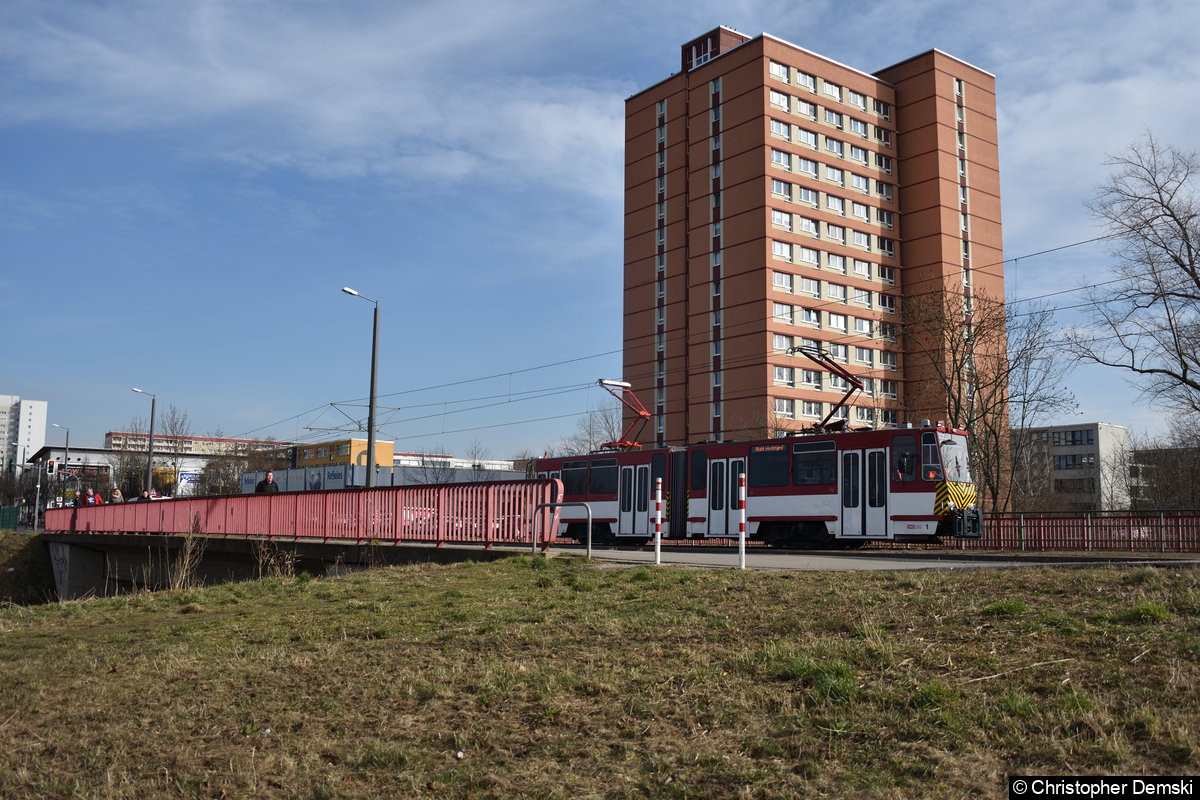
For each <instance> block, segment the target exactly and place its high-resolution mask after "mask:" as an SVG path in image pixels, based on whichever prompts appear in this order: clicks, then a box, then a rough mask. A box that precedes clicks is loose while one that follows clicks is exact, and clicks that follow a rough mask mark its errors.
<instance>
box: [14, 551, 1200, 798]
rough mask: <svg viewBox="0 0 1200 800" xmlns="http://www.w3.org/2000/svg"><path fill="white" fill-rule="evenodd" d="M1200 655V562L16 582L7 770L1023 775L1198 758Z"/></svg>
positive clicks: (333, 792)
mask: <svg viewBox="0 0 1200 800" xmlns="http://www.w3.org/2000/svg"><path fill="white" fill-rule="evenodd" d="M1198 678H1200V572H1197V571H1194V570H1184V571H1179V570H1174V571H1169V570H1150V569H1141V570H1115V569H1114V570H1086V571H1081V570H1021V571H1003V572H985V571H972V572H968V573H877V574H862V573H797V574H786V575H785V574H763V573H738V572H734V571H720V572H703V571H693V570H682V569H672V568H667V569H654V568H646V567H638V568H631V569H597V568H594V567H592V566H590V565H588V564H586V563H583V562H582V561H580V560H578V559H558V560H555V561H551V562H546V561H543V560H541V559H532V558H528V557H524V558H515V559H511V560H508V561H502V562H494V563H491V564H480V563H467V564H456V565H447V566H429V565H422V566H414V567H402V568H388V569H379V570H374V571H371V572H369V573H359V574H355V575H351V576H346V577H341V578H336V579H325V580H310V579H308V578H307V576H304V575H301V576H300V577H298V578H264V579H262V580H259V581H256V582H253V583H244V584H228V585H224V586H217V587H211V588H207V589H203V590H193V591H182V592H164V593H159V594H153V595H152V594H139V595H134V596H130V597H126V598H117V599H106V600H92V601H88V602H77V603H62V604H54V605H48V606H42V607H36V608H34V609H18V608H11V609H8V610H0V796H3V797H5V798H25V797H29V798H32V797H38V798H41V797H98V798H110V797H111V798H127V797H146V798H150V797H249V796H252V795H253V796H277V797H304V798H349V797H381V796H394V797H440V798H444V797H464V798H465V797H472V798H473V797H550V798H555V797H561V798H587V797H625V796H648V797H721V798H724V797H743V798H757V797H763V798H766V797H771V798H775V797H797V798H799V797H814V796H830V797H842V796H851V795H853V796H858V797H866V798H872V797H878V798H909V797H914V796H923V797H964V796H985V797H987V796H990V797H1003V796H1005V787H1006V783H1005V780H1004V775H1005V773H1006V772H1014V773H1047V772H1051V773H1055V772H1057V773H1074V774H1096V773H1114V774H1167V773H1179V774H1189V773H1190V774H1194V773H1195V772H1196V771H1197V766H1198V763H1197V762H1198V760H1200V753H1198V748H1200V735H1198V731H1197V725H1198V722H1200V719H1198V713H1197V709H1198V708H1200V702H1198V701H1200V697H1198V696H1197V692H1198ZM460 753H461V757H459V754H460Z"/></svg>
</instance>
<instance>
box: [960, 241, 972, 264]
mask: <svg viewBox="0 0 1200 800" xmlns="http://www.w3.org/2000/svg"><path fill="white" fill-rule="evenodd" d="M962 257H963V261H964V262H966V261H970V260H971V243H970V242H963V243H962Z"/></svg>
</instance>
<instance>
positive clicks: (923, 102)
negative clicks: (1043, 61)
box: [624, 27, 1003, 444]
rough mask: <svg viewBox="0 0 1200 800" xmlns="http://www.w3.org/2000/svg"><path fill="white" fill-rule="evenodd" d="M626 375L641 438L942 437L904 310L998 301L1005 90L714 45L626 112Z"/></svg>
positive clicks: (938, 389)
mask: <svg viewBox="0 0 1200 800" xmlns="http://www.w3.org/2000/svg"><path fill="white" fill-rule="evenodd" d="M625 123H626V142H625V319H624V377H625V379H626V380H628V381H630V382H632V383H633V385H634V386H635V387H636V388H637V389H638V390H639V392H640V394H641V396H642V399H643V401H644V402H645V404H646V405H647V406H648V407H649V409H650V411H651V413H652V415H653V416H652V424H651V426H649V427H648V429H647V431H645V432H644V433H643V434H642V441H644V442H648V443H655V444H680V443H684V442H693V441H701V440H722V439H739V438H748V437H751V436H757V435H766V434H767V432H768V431H771V432H775V431H778V430H781V429H788V428H801V427H804V426H805V425H808V424H811V423H812V422H816V421H819V420H820V419H821V418H822V417H823V416H824V415H825V414H826V413H828V412H829V411H830V410H831V408H832V406H833V404H834V403H836V401H837V400H838V399H839V398H840V397H841V396H842V395H843V394H844V392H845V389H846V385H845V381H844V379H843V378H842V377H840V376H838V375H836V374H833V373H831V372H829V371H828V370H825V369H823V368H822V367H821V366H820V365H819V364H816V363H813V362H812V361H810V360H809V359H808V358H807V357H805V356H804V355H803V354H802V352H801V351H800V348H802V347H808V348H813V347H819V348H820V349H821V350H822V351H823V352H824V353H826V354H827V355H828V356H830V357H831V358H832V359H833V360H835V361H837V362H840V364H841V365H842V366H844V367H845V369H847V370H848V371H849V372H850V373H852V374H853V375H854V376H856V377H858V378H859V379H860V380H862V381H863V383H864V391H863V392H862V393H861V394H860V395H859V396H858V397H857V398H855V399H854V400H853V401H852V406H851V407H850V408H847V409H845V410H844V411H843V412H842V413H843V414H844V415H845V416H846V418H847V419H848V421H849V422H850V424H852V425H858V424H874V425H880V424H887V423H895V422H901V421H905V420H917V419H920V418H922V417H928V418H935V419H936V418H940V417H941V416H942V414H941V413H940V409H944V408H945V407H946V403H945V399H944V398H945V389H944V387H943V386H942V385H941V384H940V383H939V381H938V380H936V379H935V375H934V373H935V372H937V371H936V370H934V369H932V368H931V366H930V365H931V364H934V363H936V360H938V359H943V360H944V359H946V358H950V357H952V356H951V355H950V353H949V350H948V349H947V348H945V347H943V346H942V344H941V343H940V342H938V341H929V340H927V339H925V340H921V339H920V337H916V336H906V335H905V326H904V320H905V307H906V304H910V303H912V302H913V301H914V300H916V299H917V298H921V297H929V296H935V297H940V296H942V295H943V293H946V292H950V293H953V294H955V295H957V296H959V297H960V298H962V303H961V304H960V307H961V308H962V309H963V312H962V316H963V318H962V319H961V320H957V319H955V320H953V324H955V325H958V324H960V323H961V325H962V326H964V328H963V330H965V331H967V332H968V333H969V332H970V315H971V301H972V297H974V296H976V295H977V294H978V293H981V292H982V293H985V294H986V295H988V296H989V297H993V298H997V299H1002V298H1003V271H1002V266H1001V261H1002V259H1003V256H1002V254H1001V233H1000V190H999V171H998V169H999V160H998V152H997V137H996V101H995V78H994V76H992V75H991V74H989V73H987V72H984V71H983V70H980V69H978V68H976V67H973V66H971V65H970V64H967V63H965V62H963V61H961V60H959V59H957V58H954V57H953V56H949V55H947V54H945V53H943V52H941V51H938V50H931V51H929V52H927V53H923V54H921V55H917V56H914V57H912V58H910V59H908V60H906V61H903V62H901V63H899V64H895V65H893V66H891V67H887V68H886V69H882V70H879V71H878V72H876V73H874V74H872V73H867V72H863V71H861V70H858V69H855V68H853V67H849V66H846V65H844V64H840V63H838V62H836V61H832V60H830V59H828V58H825V57H823V56H820V55H817V54H816V53H813V52H811V51H808V50H805V49H804V48H802V47H798V46H796V45H793V44H789V43H788V42H785V41H783V40H781V39H777V38H775V37H773V36H770V35H767V34H763V35H761V36H758V37H755V38H750V37H747V36H744V35H742V34H740V33H737V32H736V31H733V30H730V29H728V28H723V27H722V28H717V29H716V30H713V31H711V32H709V33H707V34H705V35H704V36H701V37H699V38H698V39H695V40H694V41H691V42H689V43H687V44H685V45H684V46H683V49H682V61H681V66H680V71H679V72H678V73H675V74H674V75H672V76H671V77H669V78H667V79H666V80H663V81H662V82H660V83H658V84H656V85H654V86H652V87H650V88H648V89H646V90H644V91H642V92H639V93H638V94H636V95H634V96H633V97H630V98H629V99H628V100H627V101H626V117H625Z"/></svg>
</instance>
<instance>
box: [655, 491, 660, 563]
mask: <svg viewBox="0 0 1200 800" xmlns="http://www.w3.org/2000/svg"><path fill="white" fill-rule="evenodd" d="M654 563H655V564H661V563H662V478H655V479H654Z"/></svg>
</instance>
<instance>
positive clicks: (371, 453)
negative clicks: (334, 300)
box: [342, 286, 379, 489]
mask: <svg viewBox="0 0 1200 800" xmlns="http://www.w3.org/2000/svg"><path fill="white" fill-rule="evenodd" d="M342 291H343V292H345V293H346V294H350V295H354V296H355V297H361V298H362V299H363V300H366V301H367V302H369V303H374V304H375V316H374V321H373V322H372V325H371V400H370V405H369V406H368V407H367V488H368V489H370V488H371V487H372V486H374V485H375V377H376V367H377V365H378V363H379V301H378V300H373V299H371V298H370V297H367V296H366V295H365V294H359V293H358V292H356V291H354V290H353V289H351V288H350V287H349V286H343V287H342Z"/></svg>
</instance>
